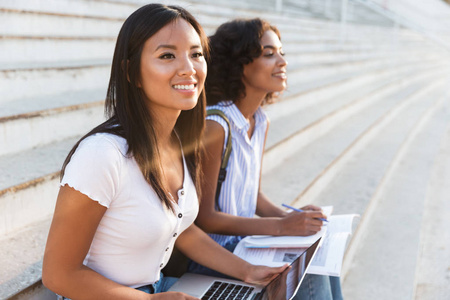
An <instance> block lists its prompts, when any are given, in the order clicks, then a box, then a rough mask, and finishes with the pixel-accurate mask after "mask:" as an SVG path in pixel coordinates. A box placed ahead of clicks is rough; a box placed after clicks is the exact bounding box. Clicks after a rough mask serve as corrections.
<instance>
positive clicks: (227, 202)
mask: <svg viewBox="0 0 450 300" xmlns="http://www.w3.org/2000/svg"><path fill="white" fill-rule="evenodd" d="M207 109H220V110H221V111H223V112H224V113H225V115H226V116H227V117H228V119H229V121H230V126H231V134H232V141H231V143H232V151H231V155H230V159H229V161H228V166H227V176H226V179H225V181H224V182H223V184H222V189H221V192H220V197H219V205H220V208H221V210H222V211H223V212H225V213H228V214H231V215H234V216H240V217H248V218H252V217H254V215H255V211H256V201H257V197H258V191H259V177H260V171H261V158H262V154H263V148H264V139H265V135H266V130H267V116H266V114H265V113H264V111H263V110H262V109H261V108H258V110H257V111H256V113H255V115H254V117H255V129H254V131H253V135H252V138H251V139H250V138H249V137H248V134H247V132H248V130H249V128H250V124H249V122H248V121H247V120H246V119H245V117H244V116H243V115H242V113H241V112H240V110H239V109H238V108H237V107H236V105H234V104H233V103H232V102H231V101H226V102H220V103H218V104H217V105H214V106H209V107H208V108H207ZM207 120H212V121H215V122H217V123H219V124H220V125H222V127H223V129H224V130H225V139H226V138H227V136H228V126H227V124H226V122H225V121H224V120H223V119H222V118H221V117H220V116H217V115H212V116H208V117H207ZM225 142H226V141H225ZM225 145H226V143H224V151H225ZM210 236H211V237H212V238H213V239H214V240H215V241H216V242H218V243H219V244H220V245H222V246H224V245H226V244H229V243H233V242H237V241H239V240H240V239H242V237H236V236H227V235H221V234H210Z"/></svg>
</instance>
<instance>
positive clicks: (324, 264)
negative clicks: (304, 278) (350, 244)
mask: <svg viewBox="0 0 450 300" xmlns="http://www.w3.org/2000/svg"><path fill="white" fill-rule="evenodd" d="M356 216H357V215H338V216H331V217H330V218H329V221H330V222H329V224H328V230H327V232H326V233H325V238H324V241H323V244H322V246H321V247H320V248H319V250H318V251H317V253H316V256H315V257H314V259H313V261H312V262H311V265H310V267H309V269H308V273H310V274H318V275H331V276H340V275H341V268H342V260H343V258H344V253H345V247H346V245H347V239H348V237H349V236H350V235H351V233H352V223H353V219H354V218H355V217H356Z"/></svg>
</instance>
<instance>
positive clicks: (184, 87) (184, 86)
mask: <svg viewBox="0 0 450 300" xmlns="http://www.w3.org/2000/svg"><path fill="white" fill-rule="evenodd" d="M173 87H174V88H176V89H177V90H192V89H194V88H195V84H188V85H182V84H176V85H174V86H173Z"/></svg>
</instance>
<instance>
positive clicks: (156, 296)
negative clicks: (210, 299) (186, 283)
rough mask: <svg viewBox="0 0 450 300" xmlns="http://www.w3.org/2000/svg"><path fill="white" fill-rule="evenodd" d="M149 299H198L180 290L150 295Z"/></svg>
mask: <svg viewBox="0 0 450 300" xmlns="http://www.w3.org/2000/svg"><path fill="white" fill-rule="evenodd" d="M149 299H150V300H169V299H170V300H172V299H173V300H198V298H196V297H193V296H189V295H188V294H185V293H181V292H165V293H158V294H153V295H150V297H149Z"/></svg>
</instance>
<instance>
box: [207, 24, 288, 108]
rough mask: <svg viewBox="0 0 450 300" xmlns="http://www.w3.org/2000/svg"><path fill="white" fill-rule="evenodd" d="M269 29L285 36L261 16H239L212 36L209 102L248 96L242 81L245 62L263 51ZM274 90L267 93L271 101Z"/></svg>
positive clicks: (235, 99) (267, 100) (266, 100)
mask: <svg viewBox="0 0 450 300" xmlns="http://www.w3.org/2000/svg"><path fill="white" fill-rule="evenodd" d="M267 30H272V31H273V32H275V33H276V35H277V36H278V38H279V39H280V40H281V37H280V32H279V31H278V29H277V28H276V27H275V26H272V25H270V24H269V23H268V22H266V21H264V20H261V19H259V18H255V19H249V20H246V19H236V20H233V21H230V22H227V23H224V24H222V25H220V26H219V28H218V29H217V31H216V32H215V34H214V35H212V36H210V38H209V43H210V56H209V60H208V76H207V77H206V100H207V101H208V105H214V104H217V103H218V102H220V101H224V100H231V101H233V102H236V101H239V100H240V99H242V98H244V97H245V85H244V82H243V81H242V77H243V73H244V65H246V64H249V63H251V62H252V61H253V60H254V59H255V58H257V57H259V56H260V55H261V54H262V51H263V49H262V46H261V38H262V36H263V34H264V32H266V31H267ZM272 98H274V94H273V93H268V94H267V95H266V98H265V101H264V103H266V102H270V101H271V100H272Z"/></svg>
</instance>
